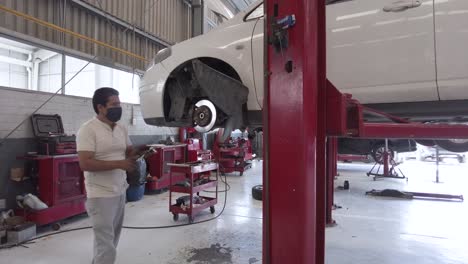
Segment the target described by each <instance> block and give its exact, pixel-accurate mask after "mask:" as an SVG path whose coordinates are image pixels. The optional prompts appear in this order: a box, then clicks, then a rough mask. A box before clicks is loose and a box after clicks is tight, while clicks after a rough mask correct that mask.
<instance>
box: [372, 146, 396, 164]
mask: <svg viewBox="0 0 468 264" xmlns="http://www.w3.org/2000/svg"><path fill="white" fill-rule="evenodd" d="M384 150H385V145H380V144H379V145H375V146H374V147H373V148H372V150H371V156H372V158H373V159H374V161H375V162H377V163H379V164H383V151H384ZM388 150H390V153H391V154H390V156H391V159H393V158H395V151H393V149H392V147H391V146H388Z"/></svg>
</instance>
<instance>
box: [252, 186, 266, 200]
mask: <svg viewBox="0 0 468 264" xmlns="http://www.w3.org/2000/svg"><path fill="white" fill-rule="evenodd" d="M252 197H253V198H254V199H255V200H258V201H261V200H262V199H263V185H255V186H254V187H252Z"/></svg>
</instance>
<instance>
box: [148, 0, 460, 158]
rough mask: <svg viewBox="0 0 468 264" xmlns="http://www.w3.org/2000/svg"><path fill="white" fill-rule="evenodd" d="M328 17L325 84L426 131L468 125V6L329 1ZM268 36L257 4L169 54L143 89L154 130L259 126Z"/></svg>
mask: <svg viewBox="0 0 468 264" xmlns="http://www.w3.org/2000/svg"><path fill="white" fill-rule="evenodd" d="M326 10H327V77H328V79H329V80H331V82H332V83H333V84H334V85H335V86H336V87H337V88H338V89H339V90H340V91H341V92H345V93H351V94H352V95H353V96H354V97H355V98H357V99H358V100H359V101H360V102H361V103H363V104H368V105H370V106H371V107H373V108H376V109H379V110H384V111H386V112H389V113H393V114H397V115H398V116H400V117H408V118H412V119H414V120H418V121H423V122H431V121H437V122H442V121H443V122H452V121H453V120H455V119H457V120H460V118H464V117H465V116H468V100H467V99H468V50H467V47H468V1H467V0H352V1H350V0H327V8H326ZM434 15H435V18H434ZM263 31H264V10H263V2H262V1H258V2H256V3H255V4H253V5H252V6H251V7H250V8H249V9H248V10H246V11H244V12H241V13H239V14H238V15H236V16H235V17H234V18H232V19H230V20H228V21H226V22H225V23H223V24H222V25H220V26H219V27H218V28H216V29H214V30H212V31H210V32H208V33H207V34H204V35H202V36H199V37H195V38H192V39H190V40H187V41H184V42H181V43H178V44H176V45H174V46H172V47H170V48H167V49H164V50H161V51H160V52H159V53H158V54H157V55H156V57H155V58H154V60H153V62H152V65H151V66H150V67H149V68H148V70H147V72H146V73H145V75H144V78H143V81H142V82H141V86H140V97H141V106H142V112H143V117H144V119H145V121H146V123H148V124H150V125H157V126H173V127H187V126H194V127H196V129H197V130H198V131H202V132H203V131H208V130H210V129H212V128H213V127H225V128H227V131H230V130H231V129H233V128H241V127H246V126H259V125H261V123H262V120H261V117H262V114H261V110H262V107H263V106H262V104H263V83H264V60H263V54H264V53H263V47H264V34H263ZM452 143H453V142H452ZM458 143H460V142H458ZM453 144H455V143H453ZM460 144H461V143H460ZM460 144H457V145H458V146H459V145H460ZM463 144H464V145H468V144H467V143H466V142H465V143H463ZM467 147H468V146H467ZM467 150H468V149H467Z"/></svg>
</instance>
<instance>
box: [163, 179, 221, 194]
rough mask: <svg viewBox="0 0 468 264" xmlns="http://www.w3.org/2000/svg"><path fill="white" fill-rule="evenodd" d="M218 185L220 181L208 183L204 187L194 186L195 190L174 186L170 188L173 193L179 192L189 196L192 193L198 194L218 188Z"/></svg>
mask: <svg viewBox="0 0 468 264" xmlns="http://www.w3.org/2000/svg"><path fill="white" fill-rule="evenodd" d="M217 184H218V181H216V180H215V181H210V182H207V183H205V184H202V185H198V186H194V187H193V188H191V187H182V186H176V185H173V186H171V187H170V190H171V192H177V193H188V194H190V192H192V193H198V192H201V191H203V190H206V189H208V188H213V187H216V185H217Z"/></svg>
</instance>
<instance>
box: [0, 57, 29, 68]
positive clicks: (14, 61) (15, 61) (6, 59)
mask: <svg viewBox="0 0 468 264" xmlns="http://www.w3.org/2000/svg"><path fill="white" fill-rule="evenodd" d="M0 62H6V63H9V64H15V65H20V66H24V67H32V66H33V64H32V62H29V61H24V60H18V59H15V58H11V57H7V56H2V55H0Z"/></svg>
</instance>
